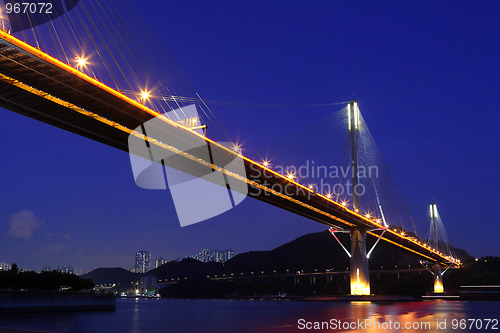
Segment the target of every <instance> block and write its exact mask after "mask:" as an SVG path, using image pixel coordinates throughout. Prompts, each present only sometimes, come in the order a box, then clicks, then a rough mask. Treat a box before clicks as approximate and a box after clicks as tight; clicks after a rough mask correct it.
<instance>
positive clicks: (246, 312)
mask: <svg viewBox="0 0 500 333" xmlns="http://www.w3.org/2000/svg"><path fill="white" fill-rule="evenodd" d="M488 320H490V321H488ZM498 320H500V302H479V301H478V302H461V301H440V300H431V301H423V302H403V303H390V304H387V303H384V304H382V303H380V304H379V303H373V302H372V303H370V302H351V303H347V302H300V301H289V300H206V299H204V300H173V299H118V300H117V306H116V311H115V312H73V313H43V314H41V313H40V314H12V315H0V327H3V328H18V329H25V330H33V331H38V332H40V331H41V332H82V333H86V332H88V333H113V332H117V333H118V332H120V333H139V332H140V333H143V332H144V333H163V332H179V333H190V332H196V333H205V332H206V333H211V332H213V333H221V332H222V333H226V332H228V333H229V332H231V333H232V332H238V333H246V332H279V333H281V332H440V333H445V332H500V323H498ZM495 323H496V324H495ZM487 324H488V328H486V325H487ZM346 325H347V326H346ZM405 325H410V326H405ZM0 331H1V330H0Z"/></svg>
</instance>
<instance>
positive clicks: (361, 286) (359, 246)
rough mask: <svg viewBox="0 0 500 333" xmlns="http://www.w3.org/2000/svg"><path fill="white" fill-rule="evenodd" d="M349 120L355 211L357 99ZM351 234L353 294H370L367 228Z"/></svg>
mask: <svg viewBox="0 0 500 333" xmlns="http://www.w3.org/2000/svg"><path fill="white" fill-rule="evenodd" d="M347 113H348V122H349V141H350V145H351V168H352V193H353V194H352V198H353V207H354V210H355V211H358V210H359V208H360V204H359V195H358V184H359V173H358V166H359V163H358V146H359V125H360V121H359V120H360V119H359V109H358V105H357V103H356V101H355V100H352V101H350V102H349V104H348V105H347ZM349 234H350V236H351V260H350V265H351V268H350V275H351V295H370V272H369V269H368V258H367V256H366V230H365V229H362V228H355V229H352V230H351V231H350V233H349Z"/></svg>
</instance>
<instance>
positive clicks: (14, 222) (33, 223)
mask: <svg viewBox="0 0 500 333" xmlns="http://www.w3.org/2000/svg"><path fill="white" fill-rule="evenodd" d="M9 224H10V229H9V232H8V234H9V235H10V236H11V237H14V238H22V239H28V238H31V237H33V233H34V232H35V229H37V228H39V227H41V226H42V221H41V220H40V219H39V218H38V217H36V216H35V214H33V212H32V211H31V210H22V211H20V212H17V213H14V214H12V215H11V216H10V217H9Z"/></svg>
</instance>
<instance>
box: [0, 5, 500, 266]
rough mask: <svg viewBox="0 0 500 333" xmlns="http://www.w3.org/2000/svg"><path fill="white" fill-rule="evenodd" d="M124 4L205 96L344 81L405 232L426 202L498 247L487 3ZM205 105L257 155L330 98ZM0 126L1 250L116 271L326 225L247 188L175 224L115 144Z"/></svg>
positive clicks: (478, 246) (464, 237) (343, 95)
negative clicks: (146, 259) (206, 216)
mask: <svg viewBox="0 0 500 333" xmlns="http://www.w3.org/2000/svg"><path fill="white" fill-rule="evenodd" d="M136 7H137V9H138V11H139V13H140V15H142V16H143V17H145V18H147V21H148V24H149V25H150V27H151V29H152V30H153V31H154V32H155V33H156V35H157V37H158V38H159V40H160V41H161V43H163V45H164V46H165V48H166V50H167V51H168V52H169V53H170V55H171V56H172V58H173V59H174V61H175V62H176V63H177V65H178V66H179V67H180V69H181V70H182V71H183V72H184V74H185V75H186V76H187V78H188V79H189V81H190V82H191V83H192V85H193V86H194V87H195V88H196V89H197V91H198V92H199V93H200V95H201V96H203V97H204V98H207V99H213V100H224V101H235V102H251V103H276V104H315V103H328V102H339V101H345V100H348V99H349V98H350V97H351V95H352V94H353V93H355V95H356V98H357V100H358V102H359V105H360V108H361V110H362V112H363V114H364V117H365V119H366V122H367V123H368V125H369V127H370V130H371V133H372V135H373V136H374V138H375V140H376V142H377V144H378V147H379V148H380V151H381V153H382V156H384V159H385V162H386V164H387V165H388V167H389V170H390V171H391V173H392V176H393V178H394V180H395V182H396V184H397V185H398V188H399V190H400V192H401V194H402V196H403V198H404V200H405V202H406V204H407V206H408V208H409V210H410V212H411V213H412V215H413V217H414V219H415V220H416V222H417V225H418V227H419V229H420V232H422V233H424V230H423V229H425V227H426V223H427V207H428V204H429V202H430V201H431V198H435V200H436V202H437V204H438V207H439V210H440V214H441V217H442V218H443V221H444V223H445V226H446V227H447V230H448V234H449V236H450V239H451V241H452V243H453V244H454V245H455V246H457V247H461V248H465V249H466V250H468V251H469V252H470V253H471V254H472V255H475V256H483V255H500V245H499V244H500V243H499V242H498V240H497V238H498V235H499V234H500V224H498V223H497V221H498V216H499V215H500V206H499V204H498V199H499V195H498V190H499V186H500V184H499V179H498V176H497V172H498V164H499V162H500V154H499V148H498V138H497V136H498V133H497V128H498V124H497V122H498V121H499V120H500V116H499V113H498V105H500V94H499V91H500V81H499V78H500V67H499V64H498V58H499V57H498V54H499V51H500V44H499V43H498V40H499V39H500V25H499V24H498V17H500V4H499V3H498V2H496V1H489V2H488V1H484V2H481V4H478V3H477V2H476V3H473V2H470V1H440V2H436V1H429V2H409V1H405V2H399V3H397V2H395V1H387V2H383V1H382V2H381V1H377V2H371V3H366V2H365V3H363V4H362V3H360V2H354V1H349V2H337V1H287V2H285V1H282V2H278V1H275V2H273V1H257V2H255V1H254V2H231V1H224V2H223V1H162V2H158V1H141V3H140V5H139V4H137V5H136ZM213 110H214V112H215V114H216V115H217V116H218V118H219V119H220V120H221V121H223V124H224V126H225V127H226V128H227V129H228V130H229V131H230V133H231V135H232V136H233V137H236V138H238V139H239V140H240V141H242V142H243V143H244V144H245V150H246V151H250V152H258V151H259V147H264V146H268V145H269V143H270V142H273V141H277V140H280V138H282V137H283V136H289V135H290V129H295V128H297V127H298V126H300V125H302V124H307V123H308V122H310V123H313V122H314V119H315V118H316V117H321V116H324V115H325V114H328V112H330V111H331V112H334V111H337V110H338V108H336V107H332V108H331V110H330V109H324V108H321V109H316V108H311V109H283V108H280V109H276V110H271V109H262V108H238V107H214V109H213ZM0 122H1V123H2V124H3V126H2V127H3V128H2V131H1V132H0V138H1V140H2V143H3V145H2V146H3V150H4V153H3V159H2V173H1V174H0V182H1V184H2V186H1V188H2V189H1V192H0V193H1V206H0V244H1V245H0V249H1V251H0V262H1V261H7V262H14V261H15V262H17V263H18V264H19V265H20V266H21V267H26V268H33V269H40V268H42V267H43V266H45V265H49V266H52V267H54V266H56V265H62V264H70V265H73V266H75V267H76V268H84V269H92V268H96V267H99V266H123V267H125V268H128V267H129V266H131V265H132V264H133V260H134V253H135V251H137V250H141V249H144V250H148V251H150V252H151V253H152V254H153V258H158V257H160V256H163V257H166V258H168V259H174V258H176V257H184V256H186V255H189V254H192V253H194V252H196V251H197V250H198V249H200V248H204V247H208V248H233V249H234V250H235V251H236V252H243V251H248V250H266V249H272V248H274V247H276V246H278V245H281V244H282V243H284V242H287V241H290V240H292V239H294V238H295V237H297V236H300V235H302V234H305V233H307V232H314V231H320V230H324V229H325V227H323V226H322V225H319V224H316V223H313V222H310V221H308V220H306V219H304V218H301V217H298V216H295V215H293V214H291V213H287V212H283V211H281V210H279V209H277V208H274V207H271V206H267V205H265V204H262V203H259V202H256V201H254V200H251V199H248V200H246V201H244V203H243V204H241V205H240V206H238V207H237V208H236V209H234V210H232V211H229V212H227V213H225V214H224V215H221V216H218V217H216V218H214V219H212V220H210V221H208V222H204V223H200V224H197V225H194V226H190V227H185V228H181V227H180V226H179V223H178V221H177V217H176V215H175V210H174V207H173V204H172V200H171V197H170V194H169V192H168V191H148V190H142V189H139V188H137V187H136V185H135V184H134V180H133V177H132V174H131V170H130V164H129V158H128V155H127V154H126V153H124V152H121V151H118V150H116V149H113V148H110V147H107V146H104V145H102V144H99V143H95V142H92V141H90V140H88V139H85V138H82V137H78V136H76V135H73V134H70V133H66V132H64V131H62V130H60V129H57V128H53V127H50V126H48V125H45V124H42V123H38V122H36V121H34V120H31V119H29V118H25V117H23V116H20V115H17V114H15V113H12V112H10V111H6V110H2V111H1V112H0ZM250 154H251V153H250ZM256 155H257V154H256ZM23 210H27V211H30V212H32V213H33V214H34V216H35V217H33V216H30V214H31V213H21V214H18V215H15V216H14V217H13V218H14V219H15V218H18V219H23V220H26V221H31V222H28V223H32V225H37V227H36V228H34V232H33V234H32V235H30V234H29V233H23V231H22V230H21V231H19V232H18V233H17V234H16V233H12V232H11V233H9V229H10V224H9V218H11V216H12V215H13V214H16V213H18V212H20V211H23ZM21 234H22V235H23V236H26V237H27V238H19V236H20V235H21ZM16 235H17V236H18V237H15V236H16ZM325 255H328V254H325Z"/></svg>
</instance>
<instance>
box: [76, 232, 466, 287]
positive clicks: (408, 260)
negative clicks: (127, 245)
mask: <svg viewBox="0 0 500 333" xmlns="http://www.w3.org/2000/svg"><path fill="white" fill-rule="evenodd" d="M337 236H338V238H339V239H340V241H341V242H342V243H343V244H344V245H345V246H346V247H347V248H348V249H350V240H349V235H347V234H341V233H340V234H338V235H337ZM374 241H375V240H374V239H368V241H367V248H368V249H367V251H368V250H369V249H370V248H371V247H372V245H373V243H374ZM456 253H457V256H458V257H459V258H461V259H462V260H463V261H470V260H473V257H472V256H470V255H469V254H468V253H467V252H466V251H464V250H460V249H456ZM419 260H420V259H419V258H416V257H413V256H409V255H407V254H404V253H403V252H402V251H399V250H398V249H396V248H395V247H393V246H391V245H389V244H387V243H384V242H380V243H379V244H378V245H377V247H376V248H375V250H374V251H373V252H372V254H371V256H370V261H369V263H370V268H371V269H380V268H381V267H383V268H384V269H391V268H394V266H397V267H400V268H402V267H407V266H408V265H411V266H419ZM347 267H349V257H348V256H347V255H346V253H345V252H344V250H343V249H342V248H341V246H340V245H339V244H338V243H337V241H336V240H335V239H334V238H333V237H332V235H331V234H330V233H329V232H328V231H322V232H317V233H312V234H307V235H304V236H301V237H299V238H297V239H295V240H293V241H291V242H289V243H286V244H284V245H281V246H280V247H277V248H275V249H274V250H271V251H251V252H245V253H241V254H239V255H237V256H235V257H234V258H232V259H231V260H228V261H227V262H225V263H224V264H221V263H216V262H209V263H202V262H199V261H197V260H194V259H191V258H186V259H184V260H181V261H179V262H177V261H171V262H168V263H166V264H164V265H162V266H160V267H158V268H156V269H153V270H151V271H149V272H148V274H151V275H155V276H156V277H158V278H159V279H172V278H181V279H182V278H185V277H187V278H197V277H200V278H201V277H206V276H207V275H209V276H214V275H222V274H235V275H238V274H240V273H244V274H249V273H250V272H254V274H260V273H261V271H264V273H265V274H272V273H273V271H276V273H285V272H287V270H288V272H290V273H294V272H296V271H300V270H303V271H304V272H314V271H315V270H318V271H325V270H327V269H330V270H335V271H345V270H346V268H347ZM140 276H141V274H135V273H131V272H129V271H127V270H125V269H122V268H99V269H96V270H94V271H92V272H90V273H88V274H85V275H83V276H82V277H84V278H88V279H91V280H92V281H94V283H96V284H102V283H106V284H109V283H120V284H121V285H122V286H125V285H129V284H130V282H133V281H137V280H139V279H140Z"/></svg>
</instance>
